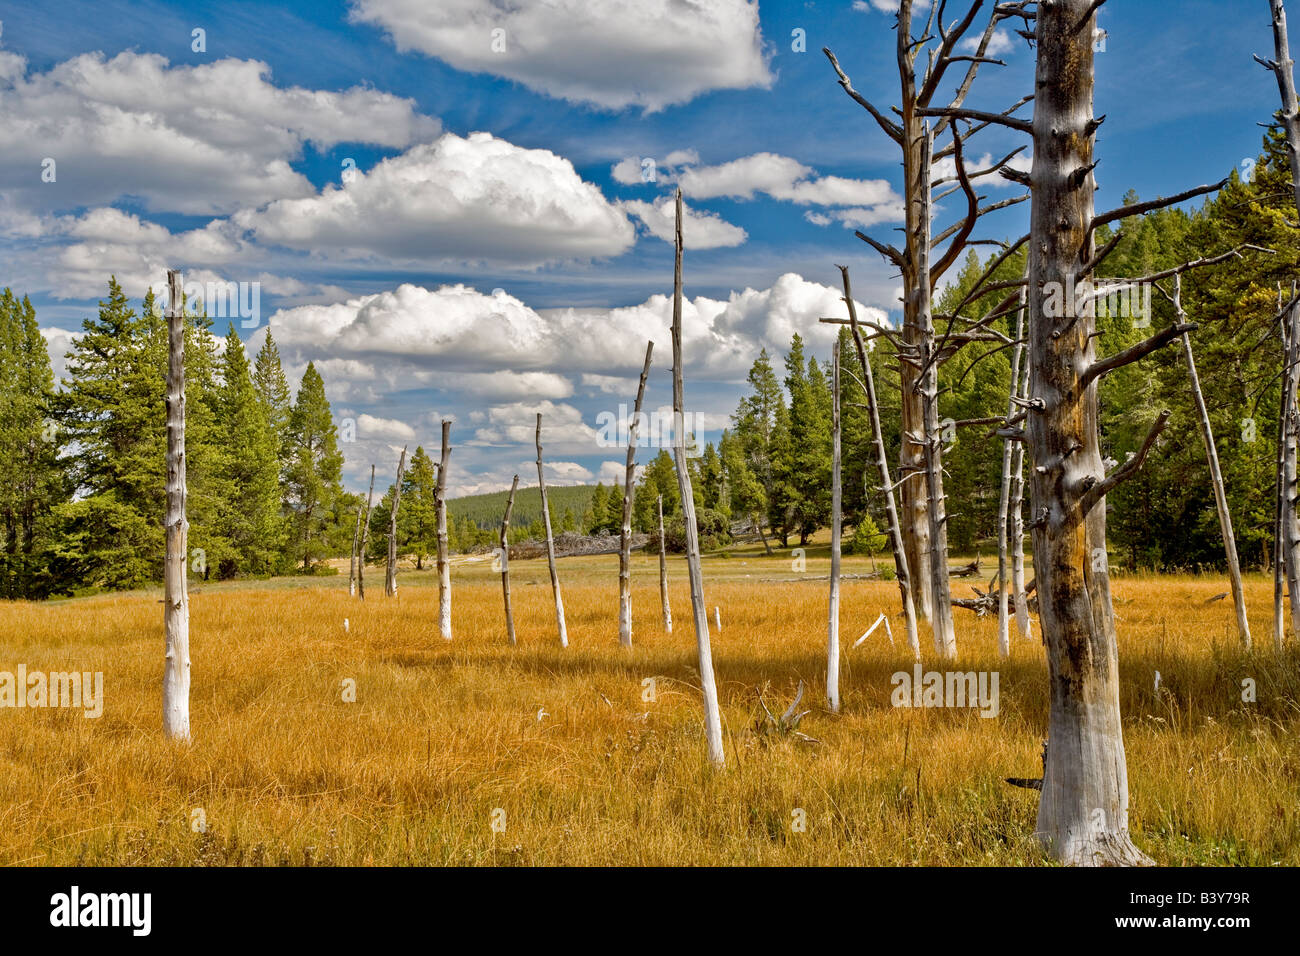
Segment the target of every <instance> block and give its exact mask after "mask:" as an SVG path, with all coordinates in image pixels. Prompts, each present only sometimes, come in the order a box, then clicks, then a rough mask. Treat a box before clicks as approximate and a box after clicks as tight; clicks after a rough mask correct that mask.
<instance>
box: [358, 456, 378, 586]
mask: <svg viewBox="0 0 1300 956" xmlns="http://www.w3.org/2000/svg"><path fill="white" fill-rule="evenodd" d="M374 500H375V466H374V465H371V466H370V493H369V494H368V495H366V512H365V517H364V518H362V519H361V544H360V546H359V547H358V548H357V597H359V598H361V600H363V601H364V600H365V599H366V545H367V543H368V542H369V541H370V508H371V505H373V504H374Z"/></svg>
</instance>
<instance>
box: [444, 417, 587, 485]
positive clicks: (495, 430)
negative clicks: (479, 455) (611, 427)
mask: <svg viewBox="0 0 1300 956" xmlns="http://www.w3.org/2000/svg"><path fill="white" fill-rule="evenodd" d="M538 412H540V413H541V415H542V450H543V452H544V453H545V454H544V455H543V458H544V459H545V460H548V461H549V460H550V458H551V456H553V455H557V454H558V455H591V454H596V453H598V452H599V451H600V449H601V447H602V446H601V444H600V441H599V439H600V436H599V434H598V433H597V431H596V429H595V428H593V427H592V426H591V425H590V424H588V423H587V422H586V421H585V420H584V418H583V415H582V412H581V411H579V410H578V409H577V408H575V407H574V406H572V405H568V404H565V403H562V402H561V403H556V402H552V401H545V400H544V401H522V402H509V403H507V404H503V405H493V406H492V407H491V408H488V409H487V410H486V416H485V417H486V421H485V422H484V423H483V424H481V425H479V426H478V428H476V429H475V431H474V437H473V438H472V439H471V441H470V442H469V444H474V445H532V444H534V443H535V442H536V440H537V414H538ZM587 474H588V476H590V474H591V472H588V473H587Z"/></svg>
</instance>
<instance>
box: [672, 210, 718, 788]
mask: <svg viewBox="0 0 1300 956" xmlns="http://www.w3.org/2000/svg"><path fill="white" fill-rule="evenodd" d="M675 237H676V244H675V248H676V255H675V256H674V262H673V458H674V460H675V462H676V464H677V488H678V491H680V493H681V499H682V521H683V523H684V524H685V532H686V571H687V575H688V577H689V579H690V585H691V608H692V610H693V612H694V615H695V642H696V647H697V650H698V652H699V660H700V689H701V690H702V691H703V696H704V735H705V738H706V739H707V740H708V745H709V760H710V761H711V762H712V763H713V764H715V765H717V766H722V765H724V764H725V763H726V756H725V755H724V753H723V749H722V715H721V712H720V711H719V709H718V685H717V682H716V680H715V678H714V674H713V651H712V649H711V647H710V644H709V611H708V608H706V607H705V605H704V576H703V574H702V573H701V571H700V536H699V528H698V526H697V525H696V523H695V497H694V494H693V493H692V491H691V472H690V468H689V467H688V462H687V459H686V434H685V431H686V428H685V422H686V417H685V399H684V397H683V392H684V390H683V387H682V191H681V189H678V190H677V211H676V230H675Z"/></svg>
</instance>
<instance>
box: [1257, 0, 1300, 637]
mask: <svg viewBox="0 0 1300 956" xmlns="http://www.w3.org/2000/svg"><path fill="white" fill-rule="evenodd" d="M1269 10H1270V12H1271V13H1272V17H1273V57H1274V58H1273V59H1272V60H1263V59H1260V58H1259V57H1256V58H1255V59H1256V60H1258V61H1259V62H1260V63H1262V64H1263V65H1264V66H1265V67H1266V68H1268V69H1269V70H1271V71H1272V73H1273V76H1274V77H1275V78H1276V79H1277V89H1278V94H1279V95H1280V96H1281V99H1282V109H1281V110H1280V111H1279V113H1278V116H1279V118H1280V119H1281V121H1282V128H1283V130H1284V131H1285V133H1286V142H1287V153H1288V157H1289V159H1290V163H1291V185H1292V189H1293V190H1294V194H1295V201H1296V207H1297V208H1298V209H1300V105H1298V104H1297V101H1296V88H1295V63H1294V61H1293V60H1292V59H1291V44H1290V40H1289V39H1288V37H1287V26H1286V8H1285V7H1284V6H1283V4H1282V0H1269ZM1284 316H1285V317H1284V319H1283V326H1282V340H1283V361H1282V367H1283V378H1282V381H1283V388H1282V403H1281V408H1280V409H1279V410H1278V418H1279V428H1278V431H1279V438H1278V446H1279V447H1278V459H1279V466H1278V492H1277V500H1278V513H1277V520H1276V524H1275V537H1274V542H1273V552H1274V554H1275V556H1276V557H1275V559H1274V560H1275V562H1276V563H1277V565H1278V567H1279V569H1282V570H1284V571H1285V574H1286V578H1287V585H1288V590H1289V592H1290V598H1291V637H1292V639H1293V640H1295V639H1297V638H1300V526H1298V525H1297V520H1296V504H1297V502H1296V498H1297V493H1298V492H1300V486H1298V485H1297V481H1296V470H1297V469H1296V438H1297V435H1298V434H1300V412H1298V411H1297V409H1296V391H1297V388H1296V383H1297V378H1300V372H1298V371H1297V368H1296V365H1297V361H1298V360H1300V304H1297V303H1296V301H1295V300H1294V298H1293V299H1292V302H1291V305H1290V307H1289V308H1288V309H1286V310H1285V313H1284ZM1279 584H1280V582H1279ZM1279 590H1280V589H1279ZM1277 603H1280V602H1276V601H1275V606H1276V604H1277ZM1281 623H1282V622H1281V616H1280V613H1277V614H1275V623H1274V629H1273V630H1274V633H1273V640H1274V642H1275V643H1276V645H1277V647H1278V648H1279V649H1281V647H1282V639H1283V635H1282V627H1281Z"/></svg>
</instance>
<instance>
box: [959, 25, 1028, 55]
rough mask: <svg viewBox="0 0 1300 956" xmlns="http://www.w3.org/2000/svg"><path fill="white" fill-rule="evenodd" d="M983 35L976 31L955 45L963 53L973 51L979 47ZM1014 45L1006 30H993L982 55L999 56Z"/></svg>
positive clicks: (1007, 51)
mask: <svg viewBox="0 0 1300 956" xmlns="http://www.w3.org/2000/svg"><path fill="white" fill-rule="evenodd" d="M983 35H984V34H983V33H977V34H974V35H973V36H968V37H966V38H965V39H964V40H962V41H961V42H960V43H958V44H957V47H958V48H959V49H960V50H962V51H963V52H965V53H974V52H975V51H976V50H978V49H979V45H980V40H981V39H982V38H983ZM1014 46H1015V44H1014V43H1012V42H1011V34H1010V33H1008V32H1007V31H1006V30H995V31H993V36H991V37H990V38H989V45H988V46H987V47H986V48H985V49H984V55H985V56H1000V55H1001V54H1003V53H1009V52H1011V50H1012V48H1013V47H1014Z"/></svg>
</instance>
